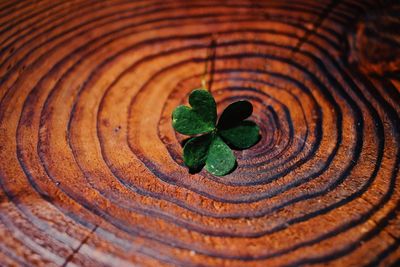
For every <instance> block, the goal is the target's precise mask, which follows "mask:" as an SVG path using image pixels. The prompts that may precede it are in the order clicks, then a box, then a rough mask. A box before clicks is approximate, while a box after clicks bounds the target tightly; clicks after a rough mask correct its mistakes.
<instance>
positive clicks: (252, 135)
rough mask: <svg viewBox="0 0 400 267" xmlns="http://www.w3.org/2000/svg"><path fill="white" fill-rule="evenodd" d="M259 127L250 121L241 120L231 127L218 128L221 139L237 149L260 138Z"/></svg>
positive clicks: (250, 144)
mask: <svg viewBox="0 0 400 267" xmlns="http://www.w3.org/2000/svg"><path fill="white" fill-rule="evenodd" d="M259 132H260V128H259V127H258V126H257V124H255V123H254V122H252V121H241V122H239V123H238V124H236V125H234V126H232V127H231V128H227V129H222V130H219V131H218V133H219V134H220V135H221V137H222V139H223V140H224V141H225V142H227V143H228V144H229V145H231V146H233V147H234V148H238V149H245V148H249V147H251V146H253V145H254V144H255V143H257V141H258V140H259V139H260V134H259Z"/></svg>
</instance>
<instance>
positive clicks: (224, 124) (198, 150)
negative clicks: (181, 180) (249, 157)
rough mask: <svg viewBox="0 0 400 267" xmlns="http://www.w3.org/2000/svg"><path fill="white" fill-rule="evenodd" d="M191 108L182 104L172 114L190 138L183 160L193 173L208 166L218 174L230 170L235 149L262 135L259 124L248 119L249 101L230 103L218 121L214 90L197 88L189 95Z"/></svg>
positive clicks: (175, 127) (252, 143) (244, 146)
mask: <svg viewBox="0 0 400 267" xmlns="http://www.w3.org/2000/svg"><path fill="white" fill-rule="evenodd" d="M189 104H190V105H191V107H187V106H179V107H177V108H176V109H175V110H174V111H173V113H172V126H173V127H174V129H175V130H176V131H177V132H179V133H181V134H184V135H200V134H203V135H200V136H195V137H192V138H190V139H189V140H188V141H187V142H186V144H185V145H184V147H183V161H184V162H185V165H186V166H187V167H188V168H189V170H190V171H191V172H197V171H200V170H201V169H202V168H203V167H204V166H205V169H206V170H207V171H208V172H210V173H212V174H214V175H217V176H223V175H226V174H228V173H230V172H231V171H232V170H233V169H234V168H235V166H236V158H235V155H234V154H233V151H232V150H231V148H233V149H245V148H249V147H251V146H253V145H254V144H256V143H257V141H258V140H259V138H260V134H259V131H260V129H259V127H258V126H257V124H255V123H254V122H252V121H250V120H246V119H247V118H248V117H250V116H251V114H252V113H253V106H252V104H251V103H250V102H248V101H244V100H242V101H237V102H234V103H232V104H230V105H229V106H228V107H227V108H226V109H225V110H224V111H223V112H222V115H221V117H220V119H219V121H218V124H216V122H217V109H216V103H215V100H214V98H213V97H212V95H211V94H210V92H208V91H207V90H205V89H196V90H194V91H192V93H191V94H190V95H189Z"/></svg>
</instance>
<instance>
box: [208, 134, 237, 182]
mask: <svg viewBox="0 0 400 267" xmlns="http://www.w3.org/2000/svg"><path fill="white" fill-rule="evenodd" d="M235 164H236V158H235V155H233V152H232V150H231V149H230V148H229V146H228V145H227V144H225V143H224V141H223V140H222V139H221V138H220V137H219V136H218V135H215V136H214V139H213V140H212V142H211V145H210V148H209V150H208V155H207V160H206V170H207V171H209V172H210V173H212V174H214V175H217V176H223V175H226V174H228V173H229V172H230V171H232V170H233V168H234V167H235Z"/></svg>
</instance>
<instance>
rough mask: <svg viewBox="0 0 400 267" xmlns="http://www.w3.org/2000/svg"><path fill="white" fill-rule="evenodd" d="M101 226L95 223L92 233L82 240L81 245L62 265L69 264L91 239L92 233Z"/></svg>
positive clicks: (63, 266)
mask: <svg viewBox="0 0 400 267" xmlns="http://www.w3.org/2000/svg"><path fill="white" fill-rule="evenodd" d="M98 227H99V226H98V225H95V227H94V228H93V229H92V230H91V231H90V233H89V234H88V235H87V236H86V237H85V238H84V239H83V240H82V241H81V243H80V244H79V246H77V247H76V248H75V249H74V250H73V251H72V253H71V254H70V255H69V256H68V257H67V258H66V259H65V262H64V263H63V264H62V265H61V266H62V267H65V266H67V264H68V263H69V262H70V261H71V260H72V258H73V257H74V256H75V254H76V253H78V252H79V250H80V249H81V247H82V246H83V245H84V244H85V243H86V242H87V241H88V240H89V238H90V237H91V236H92V234H93V233H94V232H95V231H96V230H97V228H98Z"/></svg>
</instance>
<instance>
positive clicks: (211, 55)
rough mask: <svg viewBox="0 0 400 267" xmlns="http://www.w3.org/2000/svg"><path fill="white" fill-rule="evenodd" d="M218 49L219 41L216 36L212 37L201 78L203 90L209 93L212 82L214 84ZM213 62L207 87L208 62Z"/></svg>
mask: <svg viewBox="0 0 400 267" xmlns="http://www.w3.org/2000/svg"><path fill="white" fill-rule="evenodd" d="M216 47H217V41H216V39H215V36H214V35H212V36H211V42H210V45H209V47H208V48H207V57H206V60H205V66H204V73H203V76H202V78H201V87H202V88H203V89H206V90H207V91H210V89H211V82H212V75H213V72H214V63H215V62H214V60H215V54H216V53H215V52H216ZM209 61H211V69H210V79H209V82H208V86H207V73H208V62H209Z"/></svg>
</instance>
